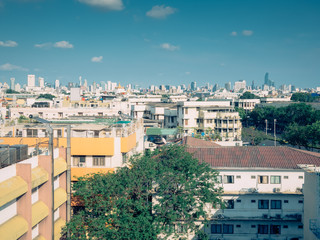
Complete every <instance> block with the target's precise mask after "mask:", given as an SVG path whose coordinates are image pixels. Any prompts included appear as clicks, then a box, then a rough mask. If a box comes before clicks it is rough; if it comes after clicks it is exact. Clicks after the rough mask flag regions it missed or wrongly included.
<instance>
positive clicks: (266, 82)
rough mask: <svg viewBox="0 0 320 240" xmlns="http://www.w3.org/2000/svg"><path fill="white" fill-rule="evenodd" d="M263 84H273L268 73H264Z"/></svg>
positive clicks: (271, 85) (272, 85) (270, 85)
mask: <svg viewBox="0 0 320 240" xmlns="http://www.w3.org/2000/svg"><path fill="white" fill-rule="evenodd" d="M264 84H265V85H267V86H269V87H274V86H275V85H274V81H271V80H270V79H269V73H266V74H265V75H264Z"/></svg>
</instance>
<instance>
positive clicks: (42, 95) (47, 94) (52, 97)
mask: <svg viewBox="0 0 320 240" xmlns="http://www.w3.org/2000/svg"><path fill="white" fill-rule="evenodd" d="M39 98H45V99H49V100H53V99H54V98H55V96H54V95H52V94H49V93H46V94H40V95H39V97H37V99H39Z"/></svg>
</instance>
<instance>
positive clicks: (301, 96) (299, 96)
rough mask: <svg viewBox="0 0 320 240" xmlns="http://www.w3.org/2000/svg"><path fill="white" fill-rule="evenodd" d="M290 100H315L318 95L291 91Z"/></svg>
mask: <svg viewBox="0 0 320 240" xmlns="http://www.w3.org/2000/svg"><path fill="white" fill-rule="evenodd" d="M291 100H292V101H294V102H317V101H319V100H320V97H319V96H312V95H311V93H293V94H292V96H291Z"/></svg>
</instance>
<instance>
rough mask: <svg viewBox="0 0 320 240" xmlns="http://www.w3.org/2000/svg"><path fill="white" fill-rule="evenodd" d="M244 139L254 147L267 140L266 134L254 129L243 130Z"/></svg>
mask: <svg viewBox="0 0 320 240" xmlns="http://www.w3.org/2000/svg"><path fill="white" fill-rule="evenodd" d="M242 138H243V139H246V140H247V141H249V142H250V143H251V145H254V146H256V145H259V144H260V143H261V142H262V141H263V140H265V139H267V137H266V135H265V134H264V132H261V131H258V130H256V129H255V128H254V127H249V128H242Z"/></svg>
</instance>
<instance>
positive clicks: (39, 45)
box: [34, 43, 52, 48]
mask: <svg viewBox="0 0 320 240" xmlns="http://www.w3.org/2000/svg"><path fill="white" fill-rule="evenodd" d="M34 47H36V48H50V47H52V43H38V44H35V45H34Z"/></svg>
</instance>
